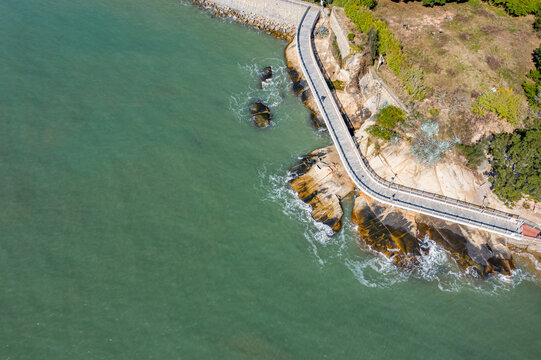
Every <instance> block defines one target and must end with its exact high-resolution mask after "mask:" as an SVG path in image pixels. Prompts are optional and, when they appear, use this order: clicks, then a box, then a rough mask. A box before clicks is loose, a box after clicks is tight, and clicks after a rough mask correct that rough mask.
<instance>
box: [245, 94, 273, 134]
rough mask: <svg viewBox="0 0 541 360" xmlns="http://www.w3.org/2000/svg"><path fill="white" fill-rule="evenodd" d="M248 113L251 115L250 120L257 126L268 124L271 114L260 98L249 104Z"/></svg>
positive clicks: (262, 126) (263, 126)
mask: <svg viewBox="0 0 541 360" xmlns="http://www.w3.org/2000/svg"><path fill="white" fill-rule="evenodd" d="M250 114H251V115H252V120H253V121H254V124H255V125H256V126H257V127H260V128H265V127H267V126H269V125H270V121H271V120H272V114H271V112H270V109H269V107H268V106H267V105H265V104H263V102H261V100H257V101H256V102H255V103H253V104H252V105H250Z"/></svg>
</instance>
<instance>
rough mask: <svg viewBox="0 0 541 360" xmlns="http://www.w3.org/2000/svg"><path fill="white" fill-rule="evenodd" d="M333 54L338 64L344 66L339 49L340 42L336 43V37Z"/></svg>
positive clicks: (334, 38) (333, 40)
mask: <svg viewBox="0 0 541 360" xmlns="http://www.w3.org/2000/svg"><path fill="white" fill-rule="evenodd" d="M332 54H333V55H334V58H335V59H336V61H338V63H340V64H342V55H340V47H338V41H336V36H334V37H333V39H332Z"/></svg>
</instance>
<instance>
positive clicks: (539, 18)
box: [533, 11, 541, 31]
mask: <svg viewBox="0 0 541 360" xmlns="http://www.w3.org/2000/svg"><path fill="white" fill-rule="evenodd" d="M533 28H534V30H535V31H540V30H541V11H539V12H538V13H537V14H535V21H534V23H533Z"/></svg>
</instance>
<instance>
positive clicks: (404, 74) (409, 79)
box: [344, 0, 424, 99]
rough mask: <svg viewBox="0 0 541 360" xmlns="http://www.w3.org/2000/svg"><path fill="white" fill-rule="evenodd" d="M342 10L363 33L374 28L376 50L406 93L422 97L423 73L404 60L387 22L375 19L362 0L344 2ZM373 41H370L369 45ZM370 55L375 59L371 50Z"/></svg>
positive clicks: (400, 46)
mask: <svg viewBox="0 0 541 360" xmlns="http://www.w3.org/2000/svg"><path fill="white" fill-rule="evenodd" d="M344 10H345V12H346V15H347V16H348V17H349V18H350V19H351V21H353V23H354V24H355V26H356V27H357V28H358V29H359V30H360V31H362V32H363V33H369V32H370V31H371V30H372V28H374V29H375V31H376V32H377V40H378V41H377V52H378V53H380V54H381V55H383V56H385V59H386V61H387V65H388V66H389V68H390V69H391V70H392V72H393V73H394V74H395V75H396V76H398V77H399V78H400V79H401V80H402V82H403V84H404V86H405V88H406V90H407V91H408V93H409V94H410V95H412V96H413V98H414V99H422V98H423V97H424V95H423V91H424V85H423V73H422V71H421V69H420V68H418V67H413V66H411V65H410V64H409V63H407V62H406V57H405V55H404V54H403V52H402V45H401V44H400V41H399V40H398V38H397V37H396V36H395V35H394V34H393V32H392V31H391V29H390V28H389V27H388V26H387V24H386V23H385V22H383V21H381V20H378V19H376V17H375V16H374V14H373V13H372V12H371V11H370V10H369V9H368V7H367V6H364V4H363V1H359V0H350V1H348V2H347V3H346V4H345V6H344ZM374 43H375V42H374V41H372V43H369V46H371V45H372V44H374ZM372 57H373V58H374V59H375V53H374V52H373V51H372Z"/></svg>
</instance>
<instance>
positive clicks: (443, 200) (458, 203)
mask: <svg viewBox="0 0 541 360" xmlns="http://www.w3.org/2000/svg"><path fill="white" fill-rule="evenodd" d="M309 11H310V7H307V9H306V11H305V13H304V14H303V16H302V18H301V21H300V23H299V25H298V27H297V39H300V33H301V30H302V25H303V23H304V20H305V18H306V15H307V14H308V12H309ZM318 18H319V13H318V14H317V16H316V17H315V18H314V20H313V23H312V24H311V26H310V40H309V48H310V51H309V52H310V56H311V57H312V60H313V62H314V64H317V66H321V62H320V61H319V59H316V56H315V51H314V49H313V44H312V40H313V39H312V37H313V30H314V27H315V24H316V22H317V20H318ZM297 52H298V56H299V61H300V62H301V65H302V67H303V70H304V72H305V76H306V78H307V79H306V80H307V82H308V83H309V84H310V85H311V89H312V90H313V91H314V97H315V100H316V104H317V105H318V108H319V109H320V111H321V113H322V116H323V117H324V119H325V120H326V123H327V125H328V127H329V133H330V135H331V137H332V138H333V141H334V143H335V144H336V145H337V147H339V148H340V149H339V150H340V151H339V152H338V153H339V155H340V158H341V159H342V161H343V162H344V164H347V166H346V170H347V172H348V174H349V175H350V177H351V178H352V179H356V180H357V182H358V183H360V184H361V185H363V186H362V187H363V189H364V191H365V192H366V193H368V194H369V195H371V196H373V197H374V198H376V199H377V200H379V201H381V202H383V203H387V204H388V205H391V206H393V205H396V206H399V207H402V208H406V209H408V210H412V211H416V212H420V213H424V214H426V215H429V216H437V217H440V218H442V219H444V220H449V221H454V222H459V223H463V224H465V225H473V226H476V227H478V228H482V229H485V230H489V231H492V232H496V233H498V234H501V235H505V236H512V237H517V236H518V234H519V233H520V225H521V224H522V220H521V219H520V218H519V217H518V216H517V215H514V214H509V213H505V212H503V211H499V210H496V209H493V208H489V207H483V206H479V205H476V204H472V203H468V202H465V201H462V200H458V199H453V198H450V197H446V196H443V195H439V194H434V193H430V192H427V191H423V190H419V189H414V188H411V187H407V186H403V185H399V184H396V183H393V182H390V181H387V180H385V179H383V178H382V177H381V176H379V175H378V174H377V173H376V172H375V171H374V170H373V169H372V167H370V164H369V162H368V160H367V159H366V157H365V156H364V155H363V154H362V151H361V149H360V148H359V144H358V143H357V142H356V141H353V137H352V136H351V133H350V131H349V128H347V129H346V130H347V131H348V133H349V135H350V136H349V137H348V142H350V145H351V146H352V147H353V148H354V149H356V151H355V152H356V156H357V158H358V160H359V162H360V164H361V167H362V168H363V170H365V172H366V173H368V174H369V175H370V178H371V180H373V181H375V182H376V183H378V184H379V185H381V186H383V187H384V188H386V189H388V190H393V191H395V192H397V193H406V194H409V195H412V196H415V197H419V198H421V199H425V200H426V199H430V200H432V201H436V202H438V203H440V204H442V205H444V207H445V206H453V207H455V208H459V209H464V208H466V209H469V210H472V211H474V212H477V213H480V214H483V215H491V216H494V217H497V218H500V219H502V220H504V221H507V222H509V220H511V221H512V222H513V223H514V224H515V225H516V226H517V230H516V231H511V230H509V229H508V228H504V227H500V226H497V225H492V224H486V223H483V222H481V221H476V220H473V219H470V218H466V217H461V216H459V215H456V214H450V213H446V212H443V211H440V210H437V209H434V208H425V207H422V206H420V205H417V204H412V203H408V202H405V201H402V200H400V201H397V200H395V199H394V194H393V195H392V196H387V195H384V194H381V193H378V192H376V191H375V190H374V189H371V188H370V187H368V186H367V184H365V182H364V181H363V180H362V179H361V178H362V177H363V175H361V177H359V176H358V175H357V174H356V172H355V170H354V169H353V167H352V165H351V164H350V162H349V160H348V159H347V157H346V156H345V154H346V152H345V150H344V149H343V147H342V144H341V143H340V142H339V141H338V136H337V133H336V130H335V129H334V127H333V125H332V123H331V121H330V120H329V119H330V117H329V114H328V113H327V111H326V109H325V106H323V104H322V100H321V99H322V97H321V94H319V92H318V90H317V87H316V86H315V83H314V79H313V78H312V75H311V74H310V73H309V71H308V69H307V65H306V61H305V59H304V57H303V53H302V51H301V44H300V43H299V41H297ZM320 69H321V68H318V69H316V74H317V75H318V76H319V77H320V79H321V81H322V82H323V83H324V84H325V85H324V86H325V90H326V92H327V95H328V94H329V93H330V94H331V97H332V100H334V101H331V104H332V106H333V108H334V110H335V111H336V114H339V115H340V116H341V117H342V119H344V118H343V116H342V114H343V113H344V112H343V108H342V111H340V110H339V108H338V105H337V104H340V102H339V100H338V99H337V97H336V94H335V93H333V92H331V91H330V90H329V88H328V86H327V80H326V79H325V78H324V76H323V74H322V72H321V70H320ZM342 125H343V126H346V127H347V124H346V123H345V122H343V124H342Z"/></svg>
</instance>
